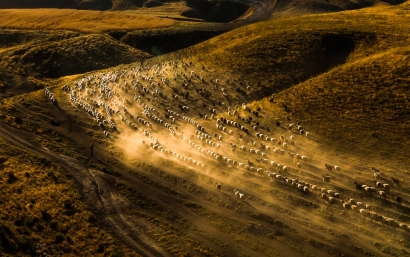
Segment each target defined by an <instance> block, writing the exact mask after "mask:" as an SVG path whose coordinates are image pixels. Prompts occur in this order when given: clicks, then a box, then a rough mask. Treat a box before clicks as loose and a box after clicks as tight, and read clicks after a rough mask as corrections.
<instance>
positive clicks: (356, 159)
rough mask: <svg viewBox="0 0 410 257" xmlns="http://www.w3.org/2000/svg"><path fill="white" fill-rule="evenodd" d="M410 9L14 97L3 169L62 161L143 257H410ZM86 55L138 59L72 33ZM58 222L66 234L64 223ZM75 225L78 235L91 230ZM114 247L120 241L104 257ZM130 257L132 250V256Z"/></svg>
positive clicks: (294, 30) (234, 43) (274, 27)
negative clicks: (87, 48) (104, 51)
mask: <svg viewBox="0 0 410 257" xmlns="http://www.w3.org/2000/svg"><path fill="white" fill-rule="evenodd" d="M408 7H409V4H408V3H404V4H402V5H398V6H376V7H371V8H368V9H362V10H355V11H344V12H340V13H328V14H320V15H308V16H298V17H292V18H286V19H275V20H270V21H266V22H260V23H255V24H252V25H249V26H243V27H240V28H237V29H235V30H232V31H230V32H227V33H223V34H221V35H219V36H216V37H214V38H212V39H210V40H208V41H206V42H203V43H200V44H197V45H194V46H191V47H188V48H186V49H183V50H180V51H177V52H174V53H169V54H166V55H161V56H158V57H155V58H151V59H149V60H146V61H145V62H144V65H141V62H136V63H128V64H122V65H119V66H116V67H109V68H107V69H104V70H98V71H93V72H88V73H86V74H79V75H74V76H68V77H65V78H61V82H60V83H58V84H57V83H56V84H55V85H53V86H51V87H48V88H47V89H40V90H36V91H35V92H30V93H26V94H21V95H16V96H9V97H6V98H4V99H2V102H1V109H0V121H1V122H0V135H1V137H2V138H3V140H4V141H5V143H4V144H5V146H4V149H7V146H8V145H14V146H15V147H14V148H13V149H12V151H10V152H11V153H10V154H8V153H4V154H3V153H2V154H3V155H7V156H10V157H9V158H11V156H14V155H17V156H23V157H22V159H20V160H26V159H31V158H33V159H34V160H36V158H37V157H33V156H32V153H30V152H35V153H37V155H41V156H44V158H47V159H50V160H51V165H54V166H53V169H55V170H56V171H57V173H56V174H57V175H56V176H57V177H58V178H61V176H66V177H68V178H70V177H74V178H75V180H76V181H77V183H78V184H79V186H80V189H81V188H83V190H82V194H81V197H83V201H84V202H85V203H86V204H87V206H88V207H89V209H90V210H92V212H93V213H94V215H95V216H96V217H98V218H99V220H101V221H102V224H101V225H102V227H101V229H100V233H103V234H104V235H105V233H106V232H105V231H109V232H110V233H111V235H114V236H115V238H116V239H120V240H121V242H123V243H124V244H126V245H127V246H128V247H130V248H131V249H132V250H133V251H134V252H135V253H137V254H141V255H143V256H170V255H172V256H192V255H195V256H197V255H198V256H408V255H409V252H410V245H409V243H408V242H409V240H410V227H409V225H410V215H409V213H410V205H409V203H410V202H409V199H410V187H409V185H408V184H407V182H406V181H408V178H409V172H408V164H409V162H408V157H409V156H408V153H407V146H408V144H409V136H408V133H407V132H408V126H409V111H408V110H409V109H410V108H409V106H408V105H409V103H408V97H407V92H408V77H409V74H408V70H409V69H408V68H409V67H408V66H409V57H408V53H409V47H408V40H409V38H408V35H410V33H409V31H408V30H409V27H408V25H407V24H409V22H408V19H409V18H410V16H409V15H408V14H407V11H406V10H407V9H408ZM119 35H120V39H122V36H121V35H122V34H121V33H120V34H119ZM124 37H125V38H124V39H126V38H127V37H126V35H124ZM21 40H22V41H23V42H25V40H26V39H25V38H24V37H23V38H22V39H21ZM75 40H79V41H78V42H85V41H86V40H91V42H93V40H98V42H100V41H102V42H108V43H110V42H113V44H114V42H115V44H114V45H115V46H116V47H118V48H119V49H124V48H126V47H124V48H123V47H120V45H121V46H122V44H121V43H120V42H119V41H115V40H113V39H111V38H109V37H107V36H104V35H87V36H84V35H77V36H72V37H71V34H70V36H69V35H67V38H66V39H63V40H62V41H61V42H69V43H70V44H68V43H67V45H70V46H71V45H76V41H75ZM29 42H31V41H29ZM49 44H51V45H53V46H54V45H55V44H60V41H55V42H54V41H50V42H49ZM79 45H86V44H78V46H79ZM88 45H93V44H88ZM33 46H37V45H35V44H33ZM20 48H21V49H22V50H21V52H27V53H30V51H29V50H28V49H27V48H24V47H23V46H21V45H17V46H12V47H11V48H9V49H4V51H3V53H5V54H8V57H9V58H13V56H15V55H17V56H21V57H19V58H16V60H19V59H21V60H26V59H24V56H25V54H19V52H18V51H17V52H14V53H13V54H11V51H16V50H17V49H20ZM32 48H35V47H32ZM59 48H62V47H59ZM76 48H78V47H76ZM47 49H48V48H47ZM36 51H38V52H40V53H42V52H43V51H45V50H43V49H42V48H40V45H39V49H38V50H36ZM71 51H72V52H73V53H78V52H81V51H80V50H76V49H71V50H70V52H71ZM92 51H95V52H96V53H99V52H98V50H92ZM79 55H80V54H78V56H79ZM28 56H32V55H31V54H29V55H28ZM101 59H102V58H101ZM5 60H7V58H5ZM29 60H30V59H29ZM98 60H100V59H96V60H95V61H93V62H94V63H97V64H98V63H99V62H98ZM5 63H6V64H7V65H8V67H13V66H12V62H5ZM17 63H18V64H19V65H22V66H23V67H24V69H22V70H29V71H31V70H30V69H29V68H30V66H29V65H27V64H25V62H17ZM27 63H30V62H27ZM58 65H60V64H58V63H56V64H53V65H52V66H51V67H59V66H58ZM78 65H83V63H82V62H78ZM39 67H42V68H47V67H49V66H48V65H44V66H41V65H40V66H39ZM16 68H17V66H16ZM72 69H74V68H72ZM78 69H80V68H78ZM55 72H58V69H55ZM3 74H6V72H4V73H3ZM33 74H34V72H33ZM22 77H24V76H22ZM2 79H3V80H4V81H6V82H7V83H8V84H11V83H10V82H9V81H11V80H10V78H8V77H7V76H2ZM273 93H274V95H272V94H273ZM298 122H299V123H300V125H301V126H302V128H303V129H301V128H297V127H298V125H299V124H298ZM290 123H293V128H291V129H290V127H289V125H290ZM301 130H302V131H303V132H300V131H301ZM306 132H308V133H306ZM91 142H93V143H94V148H93V154H91V153H90V143H91ZM17 147H19V148H25V149H26V151H27V152H28V153H29V154H30V156H27V157H26V156H24V154H23V153H22V152H21V151H22V150H14V149H16V148H17ZM13 151H16V153H17V154H14V152H13ZM4 152H5V151H4ZM20 162H21V165H20V164H19V163H20ZM14 163H15V164H13V165H14V166H11V167H9V166H6V168H7V169H11V168H12V169H14V170H19V169H20V170H24V166H23V165H24V164H25V162H23V161H18V160H17V161H16V162H14ZM5 164H6V165H10V163H7V162H5ZM41 167H42V168H43V169H45V170H47V168H48V166H47V167H43V166H41ZM64 167H68V168H64ZM376 170H378V172H376ZM47 171H48V170H47ZM50 174H51V176H49V177H50V178H48V177H47V179H45V178H43V181H47V182H49V181H50V180H52V175H53V174H52V173H50ZM43 175H44V174H43ZM324 176H325V177H324ZM326 176H329V177H328V178H329V179H328V180H327V179H325V178H327V177H326ZM16 177H18V181H22V179H21V177H22V175H21V173H18V174H17V175H16ZM391 177H394V178H395V179H397V180H393V179H391ZM7 178H8V179H9V180H10V181H6V183H1V184H0V185H2V186H3V187H2V188H4V190H5V191H7V192H13V191H14V190H18V188H15V187H14V186H15V185H14V184H13V183H9V182H12V181H14V176H13V174H11V175H8V177H7ZM24 181H25V180H24ZM376 181H378V182H379V184H376V183H375V182H376ZM354 182H356V183H357V184H360V185H363V186H359V187H357V185H355V184H354ZM67 183H68V180H67ZM218 184H219V185H221V186H218ZM383 184H387V186H386V185H383ZM21 185H22V186H25V185H26V183H21ZM366 185H367V186H366ZM25 190H30V188H29V187H26V188H25ZM381 191H383V193H380V192H381ZM17 192H18V191H17ZM22 192H24V193H25V191H24V190H23V191H22ZM64 192H70V194H74V193H73V192H75V191H70V190H67V191H64ZM27 195H30V192H28V193H27ZM241 195H242V196H241ZM398 197H400V198H398ZM61 198H65V197H61ZM73 198H74V199H77V198H75V197H73ZM3 199H5V198H2V200H3ZM25 201H27V200H26V198H16V200H15V202H16V203H19V204H20V205H23V206H25V205H26V202H25ZM348 201H350V205H351V206H348V205H347V204H346V203H347V202H348ZM3 202H4V203H3V204H2V205H3V207H4V209H5V210H10V211H11V212H12V213H17V212H18V210H20V209H19V207H18V204H14V202H13V201H5V200H3ZM23 203H24V204H23ZM60 206H61V205H60ZM352 206H355V207H352ZM68 207H70V205H69V204H68ZM63 208H65V209H68V210H70V209H71V208H66V206H65V205H63ZM360 209H361V210H360ZM56 211H57V212H56V213H55V216H54V217H56V219H57V218H59V219H60V216H58V211H63V212H64V211H65V210H62V209H61V208H60V209H57V210H56ZM77 217H78V216H77ZM84 217H85V216H84ZM15 220H16V219H15V217H14V216H7V215H4V216H3V218H2V219H1V222H2V224H6V225H7V226H8V227H9V228H10V227H12V226H11V225H10V224H11V223H15ZM61 220H64V219H63V218H61ZM90 221H92V219H91V220H90ZM36 222H37V223H39V224H40V225H43V226H45V225H44V224H45V223H43V221H38V220H37V219H36ZM71 222H72V223H66V222H65V221H64V224H73V225H72V226H73V227H75V226H87V225H84V224H87V223H81V222H80V220H71ZM25 224H27V223H25ZM30 224H31V223H30V222H29V223H28V225H30ZM77 224H78V225H77ZM11 229H14V228H11ZM11 229H10V230H11ZM29 229H31V228H29ZM31 230H33V231H30V232H31V233H34V232H36V233H37V231H35V230H34V229H31ZM4 231H6V232H7V231H8V230H4ZM12 231H13V233H12V234H10V236H9V237H7V240H1V241H0V247H1V249H2V250H4V249H10V248H7V247H8V245H9V244H7V242H11V239H13V240H14V239H15V238H18V239H19V240H18V242H19V244H18V246H19V247H18V248H17V247H15V248H12V249H10V250H9V253H10V254H24V253H25V251H26V249H28V248H29V249H30V247H32V248H33V247H34V246H36V245H37V244H42V243H44V242H46V243H47V244H48V245H50V247H52V249H56V248H57V247H58V244H59V243H62V244H64V245H67V244H70V243H69V242H70V239H67V235H69V236H70V238H72V237H73V236H74V235H75V234H74V231H73V230H65V229H60V230H59V234H61V235H59V239H58V240H55V241H52V240H51V239H50V238H48V239H43V237H41V236H38V237H34V239H33V241H24V240H20V238H23V235H24V234H25V233H24V232H26V233H28V232H27V231H26V230H24V231H22V230H19V229H15V230H12ZM101 231H102V232H101ZM66 233H68V234H67V235H66ZM73 234H74V235H73ZM80 234H81V233H80ZM36 235H37V234H36ZM75 236H77V235H75ZM100 237H102V235H101V236H100ZM62 238H63V239H65V240H62ZM76 238H78V240H83V241H84V245H85V246H82V247H87V246H86V245H87V244H88V243H91V244H93V245H94V246H95V247H94V248H92V250H90V252H89V253H91V254H97V255H98V254H101V255H103V254H111V255H114V253H112V252H111V253H110V252H108V253H107V252H105V251H104V250H101V249H100V247H98V248H97V250H94V249H95V248H96V244H95V243H93V242H94V241H93V238H92V239H90V240H88V238H87V237H86V238H85V239H84V237H81V236H78V237H76ZM47 240H48V241H47ZM21 242H22V243H21ZM25 242H27V243H25ZM65 242H67V244H66V243H65ZM114 244H115V241H112V240H111V239H110V240H107V241H105V243H104V248H103V249H113V245H114ZM59 249H61V251H62V253H65V254H69V253H70V251H72V248H59ZM81 249H82V248H81ZM98 251H100V252H98ZM77 252H78V251H77ZM103 252H104V253H103ZM86 254H87V253H85V255H86ZM116 254H117V255H120V254H123V255H127V248H126V247H124V246H123V245H122V244H118V248H117V249H116Z"/></svg>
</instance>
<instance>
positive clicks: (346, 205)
mask: <svg viewBox="0 0 410 257" xmlns="http://www.w3.org/2000/svg"><path fill="white" fill-rule="evenodd" d="M342 204H343V208H345V209H347V210H351V204H350V203H345V202H344V201H343V202H342Z"/></svg>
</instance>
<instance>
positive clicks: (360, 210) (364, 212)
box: [359, 209, 368, 215]
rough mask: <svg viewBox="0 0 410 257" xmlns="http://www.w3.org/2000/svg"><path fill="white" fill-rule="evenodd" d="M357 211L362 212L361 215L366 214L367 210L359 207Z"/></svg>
mask: <svg viewBox="0 0 410 257" xmlns="http://www.w3.org/2000/svg"><path fill="white" fill-rule="evenodd" d="M359 213H360V214H363V215H367V214H368V212H367V210H366V209H359Z"/></svg>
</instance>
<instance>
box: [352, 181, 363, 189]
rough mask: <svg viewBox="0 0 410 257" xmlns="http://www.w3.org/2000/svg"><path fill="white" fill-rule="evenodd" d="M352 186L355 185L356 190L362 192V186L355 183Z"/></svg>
mask: <svg viewBox="0 0 410 257" xmlns="http://www.w3.org/2000/svg"><path fill="white" fill-rule="evenodd" d="M354 184H355V186H356V190H359V191H362V190H363V187H362V186H363V185H362V184H359V183H357V182H356V181H355V182H354Z"/></svg>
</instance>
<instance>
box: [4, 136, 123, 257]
mask: <svg viewBox="0 0 410 257" xmlns="http://www.w3.org/2000/svg"><path fill="white" fill-rule="evenodd" d="M0 168H1V172H2V176H1V178H0V190H1V192H2V194H1V196H0V206H1V208H0V251H1V252H2V255H4V254H5V256H36V255H60V254H62V253H65V254H70V255H75V256H90V255H93V256H97V255H102V253H105V254H106V256H118V255H119V254H121V255H123V254H125V255H126V254H131V251H130V250H129V249H128V248H126V247H125V246H123V245H122V244H121V243H119V242H118V241H117V240H115V239H114V238H113V237H112V236H111V235H110V234H109V232H108V231H104V230H102V229H101V222H100V221H99V220H98V217H96V216H95V215H94V214H93V213H92V212H91V211H89V210H87V206H86V205H85V203H84V202H83V199H82V197H81V195H80V194H79V191H78V186H77V185H76V184H75V183H74V181H73V178H72V177H71V175H70V174H69V173H68V172H67V171H66V170H65V168H64V167H63V168H62V167H60V166H59V165H57V164H55V163H53V162H52V161H50V160H49V159H47V158H44V157H42V156H38V155H34V154H32V153H30V152H27V151H25V150H23V149H20V148H18V147H15V146H11V145H9V144H8V143H6V142H5V141H3V140H2V139H0Z"/></svg>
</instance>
